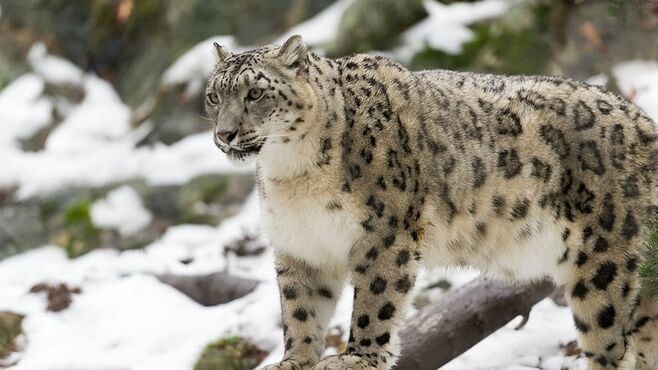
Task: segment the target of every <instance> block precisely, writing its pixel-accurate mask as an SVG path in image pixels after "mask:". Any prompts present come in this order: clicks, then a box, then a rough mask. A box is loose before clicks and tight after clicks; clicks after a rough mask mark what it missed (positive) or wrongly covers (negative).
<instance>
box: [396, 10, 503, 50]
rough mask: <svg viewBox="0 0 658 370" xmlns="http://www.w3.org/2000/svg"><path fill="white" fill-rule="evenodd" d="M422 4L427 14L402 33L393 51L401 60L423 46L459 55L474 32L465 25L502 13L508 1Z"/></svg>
mask: <svg viewBox="0 0 658 370" xmlns="http://www.w3.org/2000/svg"><path fill="white" fill-rule="evenodd" d="M423 4H424V6H425V10H426V11H427V13H428V14H429V16H428V17H427V18H425V19H424V20H422V21H420V22H418V23H417V24H416V25H414V26H413V27H411V28H409V29H408V30H407V31H405V32H404V33H403V34H402V36H401V39H402V40H401V41H402V42H401V46H400V47H398V48H396V49H395V50H393V55H395V56H396V57H397V58H398V59H399V60H401V61H403V62H408V61H410V60H411V58H412V57H413V56H414V55H415V54H416V53H417V52H419V51H421V50H423V49H424V48H425V47H426V46H429V47H431V48H433V49H437V50H442V51H445V52H446V53H450V54H458V53H459V52H461V50H462V45H463V44H464V43H466V42H468V41H470V40H471V39H472V38H473V31H471V30H470V29H469V28H468V27H467V25H469V24H472V23H475V22H477V21H481V20H484V19H489V18H494V17H497V16H500V15H502V14H504V13H505V11H506V10H507V9H508V8H509V5H510V4H511V1H507V0H483V1H478V2H475V3H455V4H450V5H444V4H441V3H439V2H438V1H433V0H425V1H424V3H423Z"/></svg>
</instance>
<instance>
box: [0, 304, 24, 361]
mask: <svg viewBox="0 0 658 370" xmlns="http://www.w3.org/2000/svg"><path fill="white" fill-rule="evenodd" d="M23 318H24V316H23V315H19V314H16V313H13V312H9V311H0V359H2V358H5V357H7V356H9V355H10V354H11V353H12V352H16V350H17V347H16V338H17V337H18V336H19V335H21V334H22V333H23V326H22V323H23Z"/></svg>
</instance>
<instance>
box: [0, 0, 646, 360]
mask: <svg viewBox="0 0 658 370" xmlns="http://www.w3.org/2000/svg"><path fill="white" fill-rule="evenodd" d="M350 2H351V0H340V1H338V2H336V4H335V5H333V6H332V7H330V8H329V9H327V10H326V11H325V12H323V13H321V14H320V15H318V16H317V17H316V18H314V19H312V20H309V21H308V22H305V23H303V24H300V25H298V26H297V27H296V28H294V29H293V30H291V31H290V32H289V34H292V33H301V34H303V36H304V37H305V38H306V39H307V40H310V41H312V43H313V44H315V45H321V44H322V43H323V42H325V41H326V40H329V39H331V37H332V35H333V34H334V33H335V29H336V27H337V22H338V19H340V14H341V12H342V11H343V10H344V9H345V8H346V7H347V6H348V5H349V4H350ZM437 6H439V5H436V4H434V3H429V2H428V10H429V11H430V14H432V17H433V19H434V22H432V23H420V24H419V25H418V26H416V27H414V28H413V29H411V30H409V31H408V32H407V33H406V34H405V36H404V37H405V39H409V40H410V41H409V43H406V46H405V47H403V48H400V49H399V50H397V51H395V53H394V54H397V55H398V56H399V57H400V58H402V59H404V57H405V55H409V53H411V52H413V51H414V50H416V49H415V48H417V47H419V45H421V44H419V43H418V42H428V43H430V44H432V45H433V46H435V47H437V48H442V49H444V50H446V51H448V52H458V51H459V47H460V45H461V43H462V42H465V41H467V40H468V39H469V37H470V33H469V32H470V31H468V29H467V28H465V27H464V25H465V24H468V23H470V22H473V21H475V20H477V19H480V18H484V17H491V16H495V15H496V14H500V12H502V11H504V9H505V3H504V2H502V1H498V0H487V1H484V2H482V3H481V5H480V6H479V7H473V6H472V5H460V6H461V8H459V7H455V8H450V9H451V10H450V12H452V13H447V14H449V16H445V15H443V16H441V15H440V14H446V13H441V12H440V11H438V10H437V8H436V7H437ZM441 17H443V18H441ZM437 24H438V26H437ZM439 26H440V27H441V30H442V31H441V32H437V29H436V27H439ZM439 35H452V36H450V37H447V36H446V37H447V38H441V37H439ZM284 36H286V35H283V36H282V37H284ZM411 40H414V41H413V42H411ZM455 40H457V41H458V42H457V43H455ZM212 41H219V42H222V43H223V44H225V45H229V46H231V45H232V43H233V40H232V38H230V37H220V38H217V39H211V40H208V41H206V42H205V43H203V44H200V45H199V47H197V48H194V49H192V50H191V51H190V52H189V53H188V54H186V55H184V56H183V57H182V58H181V59H180V60H179V61H178V62H177V63H176V64H174V66H173V67H172V69H170V70H169V71H168V72H167V74H166V75H165V78H164V80H163V83H164V84H177V83H181V82H183V81H185V82H186V83H187V84H188V88H189V89H190V90H196V89H199V88H201V86H202V82H203V78H204V76H205V75H206V74H207V73H208V71H209V67H211V63H212V57H211V54H209V53H211V52H212V50H211V48H210V47H209V45H210V43H211V42H212ZM29 61H30V63H31V65H32V66H33V70H34V72H33V73H29V74H26V75H24V76H23V77H21V78H19V79H17V80H16V81H14V82H13V83H12V84H10V85H9V86H8V87H6V88H5V89H4V90H3V91H1V92H0V161H1V162H2V170H1V171H0V187H14V186H15V187H18V196H19V197H22V198H25V197H30V196H35V195H39V194H44V193H46V192H49V191H53V190H57V189H61V188H65V187H67V186H71V185H84V186H87V185H88V186H91V185H94V186H97V185H103V184H108V183H111V182H116V181H120V180H125V179H130V178H144V179H146V180H147V181H148V182H150V183H154V184H163V183H184V182H186V181H188V180H189V179H191V178H192V177H194V176H196V175H199V174H204V173H226V172H235V171H238V170H236V169H234V168H231V167H230V166H229V165H228V163H227V162H226V161H225V159H224V158H223V157H222V156H220V155H219V153H218V151H217V150H216V149H215V148H214V146H213V143H212V140H211V139H210V134H209V133H202V134H197V135H192V136H190V137H187V138H185V139H183V140H181V141H180V142H178V143H175V144H173V145H170V146H165V145H159V146H153V147H142V148H136V147H135V143H136V142H137V141H138V140H139V138H141V137H142V135H143V134H144V132H143V131H142V130H139V129H138V130H134V129H131V127H130V124H129V120H130V111H129V109H128V108H127V107H126V106H125V104H123V103H122V102H121V99H120V98H119V96H118V95H117V94H116V93H115V92H114V90H113V89H112V88H111V86H110V85H109V84H107V83H106V82H104V81H102V80H100V79H99V78H97V77H95V76H92V75H85V74H84V73H82V72H81V71H80V70H79V69H78V68H77V67H75V66H74V65H72V64H70V63H68V62H67V61H64V60H61V59H58V58H56V57H53V56H50V55H47V54H46V53H45V50H43V48H42V47H41V46H38V45H36V46H35V48H34V49H33V50H32V51H31V52H30V54H29ZM613 73H614V75H615V77H616V78H617V79H618V80H619V81H618V84H619V86H620V88H621V90H622V92H623V93H624V94H625V95H626V96H628V97H631V98H632V99H633V100H634V101H635V102H636V103H637V104H639V105H640V106H641V107H643V108H644V109H645V110H646V111H647V113H648V114H649V115H650V116H652V117H653V118H654V119H656V120H658V104H656V102H658V63H656V62H650V61H632V62H628V63H624V64H620V65H618V66H617V67H615V68H614V70H613ZM46 82H49V83H55V84H57V83H67V84H73V85H78V86H80V87H81V88H82V89H84V91H85V92H86V97H85V99H84V100H83V101H82V102H80V103H79V104H77V105H72V106H61V105H62V102H59V101H54V100H53V99H50V98H48V97H46V96H44V95H43V91H44V86H45V83H46ZM58 105H60V108H61V109H63V110H64V111H65V112H67V116H66V118H65V120H64V121H63V122H62V123H61V124H60V125H59V126H58V127H57V128H56V129H55V131H54V132H53V133H52V134H51V135H50V137H49V139H48V141H47V143H46V147H45V149H44V150H42V151H39V152H24V151H22V150H21V149H20V147H19V145H18V144H17V141H18V140H19V139H21V138H26V137H29V136H30V135H31V134H33V133H34V132H36V131H37V130H39V129H40V128H42V127H44V126H46V125H48V124H50V122H49V118H48V117H49V112H50V110H51V109H53V107H55V106H58ZM242 171H250V169H246V170H242ZM135 196H136V194H135V193H134V191H132V190H131V189H130V188H121V189H118V190H116V191H115V192H112V193H110V194H109V195H108V197H107V198H106V199H103V200H100V201H97V202H96V203H95V204H94V206H93V208H92V216H93V218H94V221H95V222H96V223H97V225H98V226H99V227H114V228H117V229H119V230H120V231H121V232H122V233H126V234H130V233H133V232H136V231H138V230H139V228H140V226H143V225H144V224H145V223H148V220H150V217H151V215H150V214H149V213H148V211H147V210H145V209H144V208H143V207H142V205H141V203H140V202H139V200H138V199H136V198H135ZM245 230H247V231H257V230H258V199H257V196H256V195H255V194H254V195H252V196H251V197H250V198H249V199H248V201H247V202H246V204H245V206H244V207H243V210H242V211H241V212H240V213H239V214H237V215H236V216H234V217H232V218H230V219H228V220H226V221H224V222H223V223H222V224H220V225H218V226H216V227H213V226H192V225H179V226H174V227H170V228H169V229H168V230H167V232H166V233H165V234H164V235H163V237H162V238H161V239H160V240H158V241H156V242H154V243H153V244H151V245H149V246H147V247H146V248H144V249H143V250H132V251H125V252H121V253H119V252H117V251H112V250H98V251H94V252H91V253H89V254H87V255H85V256H83V257H79V258H77V259H74V260H70V259H68V258H67V257H66V255H65V253H64V252H63V250H62V248H59V247H57V246H44V247H42V248H39V249H37V250H33V251H30V252H27V253H24V254H21V255H18V256H15V257H12V258H9V259H6V260H3V261H0V292H2V299H1V300H0V310H11V311H15V312H19V313H22V314H25V315H26V318H25V321H24V329H25V336H24V342H23V351H22V352H21V353H20V361H19V362H18V364H17V365H15V366H13V367H11V368H12V369H15V370H42V369H43V370H45V369H100V368H105V369H108V368H116V369H136V370H150V369H153V370H155V369H158V370H159V369H175V370H179V369H180V370H186V369H191V368H192V366H193V364H194V362H195V361H196V359H197V357H198V355H199V353H200V351H201V350H202V349H203V347H204V346H205V345H206V344H207V343H208V342H210V341H212V340H215V339H217V338H220V337H223V336H227V335H241V336H245V337H249V338H251V339H253V340H254V341H255V343H256V344H257V345H259V346H260V347H261V348H263V349H265V350H268V351H271V354H270V356H269V357H268V358H267V359H266V362H268V361H275V360H277V359H278V358H280V356H281V354H282V351H283V348H282V340H281V337H282V332H281V328H280V327H279V305H278V293H277V291H276V287H275V282H274V271H273V267H272V255H271V252H270V251H267V252H265V253H264V254H262V255H260V256H256V257H242V258H235V257H229V258H228V260H227V257H225V256H224V254H223V253H222V252H223V247H224V246H225V245H226V244H227V243H229V242H230V241H232V240H234V239H235V238H238V237H240V236H241V235H242V234H243V233H244V231H245ZM190 260H191V261H192V262H190V263H183V261H185V262H188V261H190ZM220 270H228V271H229V272H231V273H232V274H235V275H238V276H246V277H249V278H255V279H258V280H260V281H261V284H260V285H259V287H258V288H257V289H256V290H255V291H254V292H252V293H251V294H249V295H247V296H245V297H243V298H240V299H238V300H235V301H233V302H231V303H228V304H224V305H219V306H215V307H203V306H200V305H199V304H197V303H195V302H193V301H192V300H190V299H189V298H187V297H186V296H184V295H183V294H181V293H180V292H178V291H177V290H175V289H173V288H171V287H170V286H168V285H165V284H163V283H161V282H159V281H158V280H157V279H156V278H155V277H154V274H160V273H177V274H201V273H208V272H216V271H220ZM474 276H475V273H473V272H470V271H431V272H426V273H425V274H424V275H423V276H421V278H419V287H418V290H420V289H421V288H422V287H424V286H426V285H428V284H429V283H430V282H433V281H436V280H437V279H439V278H445V279H447V280H448V281H450V282H451V283H452V284H453V286H457V285H460V284H464V283H466V282H467V281H469V280H470V279H472V278H473V277H474ZM44 281H46V282H52V283H60V282H64V283H67V284H69V285H71V286H77V287H80V288H81V290H82V291H81V293H80V294H78V295H75V296H74V300H73V303H72V304H71V306H70V307H69V308H68V309H66V310H64V311H61V312H57V313H55V312H48V311H46V310H45V307H46V300H45V298H44V296H42V295H39V294H30V293H28V291H29V290H30V288H31V287H32V286H33V285H34V284H36V283H40V282H44ZM435 295H436V294H435ZM439 295H440V294H439ZM350 297H351V294H350V293H349V292H347V293H345V294H343V299H342V300H341V303H340V305H339V309H338V312H337V315H336V317H335V318H334V320H333V321H332V324H331V325H332V326H338V327H340V328H342V329H343V332H345V333H347V332H348V331H349V330H348V326H349V316H350V314H349V312H350V305H351V302H350V299H351V298H350ZM518 320H519V319H518V318H517V319H515V320H513V321H512V322H511V323H509V324H508V325H507V326H505V327H504V328H502V329H500V330H499V331H498V332H496V333H495V334H493V335H492V336H491V337H489V338H487V339H486V340H484V341H483V342H481V343H479V344H478V345H476V346H475V347H474V348H472V349H471V350H469V351H468V352H466V353H464V354H463V355H461V356H460V357H458V358H457V359H455V360H454V361H452V362H450V363H449V364H447V365H445V366H444V367H443V368H442V369H444V370H458V369H459V370H468V369H473V370H475V369H538V368H540V369H546V370H551V369H555V370H561V369H583V368H584V363H583V361H582V359H577V358H576V357H575V356H565V354H564V351H563V349H562V348H561V346H563V345H565V344H566V343H567V342H569V341H571V340H573V339H575V329H574V327H573V324H572V321H571V315H570V313H569V311H568V309H566V308H562V307H558V306H556V305H555V304H553V303H552V301H550V300H544V301H542V302H541V303H540V304H538V305H537V306H536V307H535V308H534V310H533V312H532V315H531V318H530V321H529V322H528V324H527V325H526V326H525V327H524V328H523V329H521V330H514V327H515V326H516V324H518ZM345 339H346V338H345Z"/></svg>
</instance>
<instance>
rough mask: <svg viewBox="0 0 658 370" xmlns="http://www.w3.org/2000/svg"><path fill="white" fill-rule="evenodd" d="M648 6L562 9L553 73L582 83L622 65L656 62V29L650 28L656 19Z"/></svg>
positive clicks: (600, 4)
mask: <svg viewBox="0 0 658 370" xmlns="http://www.w3.org/2000/svg"><path fill="white" fill-rule="evenodd" d="M651 5H652V4H650V2H646V1H638V0H629V1H615V2H614V4H611V2H607V1H583V2H581V3H579V4H578V5H576V6H570V7H568V8H566V9H565V10H564V11H563V14H562V19H563V21H562V22H561V23H562V30H563V31H562V32H563V34H564V35H565V36H564V40H565V42H564V46H563V47H562V48H561V49H560V50H559V52H558V53H557V54H556V56H555V60H554V66H553V68H554V73H557V74H563V75H566V76H570V77H573V78H577V79H583V80H584V79H587V78H589V77H591V76H593V75H596V74H599V73H601V72H608V71H609V69H610V67H611V66H612V65H614V64H615V63H619V62H622V61H627V60H632V59H647V60H656V59H658V28H656V27H658V26H652V25H651V24H652V22H653V21H652V17H656V16H655V13H653V12H654V11H655V10H651V9H652V7H651ZM654 6H655V4H654ZM655 9H658V8H655Z"/></svg>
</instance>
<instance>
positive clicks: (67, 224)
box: [57, 199, 101, 258]
mask: <svg viewBox="0 0 658 370" xmlns="http://www.w3.org/2000/svg"><path fill="white" fill-rule="evenodd" d="M90 209H91V200H90V199H86V200H82V201H78V202H76V203H73V204H72V205H71V206H69V207H68V208H67V209H66V210H65V212H64V230H63V231H62V233H61V234H60V235H58V237H57V239H58V242H59V244H60V245H62V246H63V247H64V249H65V250H66V253H67V254H68V255H69V257H71V258H73V257H78V256H81V255H83V254H85V253H87V252H89V251H91V250H92V249H95V248H97V247H98V246H99V244H100V240H101V233H100V230H99V229H97V228H96V227H95V226H94V223H93V222H92V220H91V214H90Z"/></svg>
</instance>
